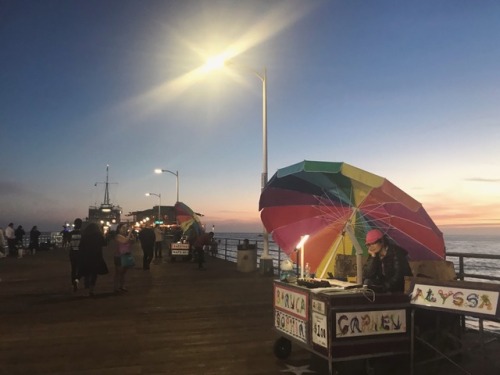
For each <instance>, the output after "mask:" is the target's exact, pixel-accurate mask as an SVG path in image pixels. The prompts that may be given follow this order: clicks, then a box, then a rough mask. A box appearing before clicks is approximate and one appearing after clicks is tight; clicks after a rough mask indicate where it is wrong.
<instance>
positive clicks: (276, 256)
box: [23, 232, 500, 282]
mask: <svg viewBox="0 0 500 375" xmlns="http://www.w3.org/2000/svg"><path fill="white" fill-rule="evenodd" d="M243 240H244V239H243V238H230V237H217V236H216V241H217V243H218V249H217V250H218V251H217V257H218V258H221V259H224V260H227V261H229V262H233V263H236V262H237V259H238V253H237V251H238V250H237V249H238V245H240V244H242V243H243ZM49 241H50V243H51V244H53V245H55V246H56V247H60V246H61V244H62V235H61V234H60V233H57V232H52V233H50V234H48V233H43V234H42V235H41V236H40V243H43V242H49ZM250 243H251V244H255V245H256V248H257V255H258V256H257V266H259V262H260V256H261V255H262V251H263V248H264V241H263V239H256V240H251V241H250ZM23 245H24V246H25V247H28V245H29V236H25V237H24V241H23ZM269 255H271V256H272V258H273V266H274V273H275V274H276V275H279V274H280V266H281V261H282V260H283V259H286V258H288V256H287V255H286V254H285V253H284V252H283V251H282V250H281V249H280V248H279V246H278V245H276V243H274V242H273V241H270V242H269ZM446 259H447V260H449V261H452V262H453V263H454V265H455V272H456V273H457V279H458V280H471V279H472V280H490V281H494V282H500V271H499V269H500V267H499V265H500V263H499V261H500V255H496V254H479V253H462V252H447V253H446ZM488 260H491V261H494V262H487V261H488Z"/></svg>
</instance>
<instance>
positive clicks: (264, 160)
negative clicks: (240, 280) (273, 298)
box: [253, 68, 272, 272]
mask: <svg viewBox="0 0 500 375" xmlns="http://www.w3.org/2000/svg"><path fill="white" fill-rule="evenodd" d="M253 73H254V74H255V75H256V76H257V77H258V78H259V79H260V80H261V81H262V175H261V180H260V188H261V189H260V190H261V192H262V191H263V190H264V188H265V187H266V184H267V175H268V173H267V159H268V158H267V69H266V68H264V71H263V72H262V74H261V73H259V72H256V71H253ZM262 237H263V240H264V242H263V243H264V245H263V246H264V248H263V249H262V255H261V260H262V259H272V257H271V256H270V255H269V233H267V230H266V228H265V227H263V232H262ZM270 266H271V272H272V263H271V265H270ZM267 267H269V266H267Z"/></svg>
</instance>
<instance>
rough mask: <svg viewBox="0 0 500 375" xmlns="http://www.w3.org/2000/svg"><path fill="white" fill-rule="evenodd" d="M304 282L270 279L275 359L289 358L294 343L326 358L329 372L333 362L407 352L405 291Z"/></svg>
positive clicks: (406, 298)
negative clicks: (387, 291)
mask: <svg viewBox="0 0 500 375" xmlns="http://www.w3.org/2000/svg"><path fill="white" fill-rule="evenodd" d="M298 281H299V282H300V281H301V280H300V279H299V280H298ZM309 284H310V285H307V286H305V285H299V284H298V283H288V282H284V281H279V280H276V281H275V282H274V328H275V330H276V331H277V332H278V333H279V335H280V338H279V339H278V340H277V341H276V343H275V345H274V354H275V355H276V356H277V357H278V358H281V359H283V358H286V357H288V356H289V355H290V353H291V350H292V343H293V344H296V345H298V346H300V347H304V348H306V349H307V350H309V351H310V352H312V353H314V354H316V355H318V356H320V357H322V358H324V359H326V360H327V361H328V368H329V373H330V374H333V369H334V365H335V363H336V362H341V361H349V360H356V359H369V358H374V357H381V356H388V355H395V354H410V350H411V336H410V334H411V330H410V323H411V317H410V299H409V297H408V295H406V294H404V293H382V294H375V293H374V292H373V291H371V290H369V289H366V288H363V287H359V286H356V285H351V284H350V283H338V285H336V286H335V285H334V286H332V285H331V283H330V282H328V284H330V285H329V286H327V287H316V286H318V285H321V286H324V285H326V284H325V281H323V282H321V283H319V282H318V281H317V280H312V282H311V283H309Z"/></svg>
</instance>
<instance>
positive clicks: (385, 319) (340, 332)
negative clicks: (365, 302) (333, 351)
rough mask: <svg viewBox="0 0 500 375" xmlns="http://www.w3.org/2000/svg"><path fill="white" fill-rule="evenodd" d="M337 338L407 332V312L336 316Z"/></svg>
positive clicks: (371, 312) (384, 311) (391, 311)
mask: <svg viewBox="0 0 500 375" xmlns="http://www.w3.org/2000/svg"><path fill="white" fill-rule="evenodd" d="M335 322H336V325H337V327H336V330H335V331H336V333H335V336H336V337H337V338H344V337H355V336H371V335H386V334H395V333H405V332H406V310H404V309H400V310H383V311H359V312H342V313H337V314H335Z"/></svg>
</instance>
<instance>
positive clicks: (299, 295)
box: [274, 285, 309, 320]
mask: <svg viewBox="0 0 500 375" xmlns="http://www.w3.org/2000/svg"><path fill="white" fill-rule="evenodd" d="M308 300H309V295H308V294H307V292H301V291H299V290H292V289H288V288H284V287H281V286H277V285H275V286H274V307H275V308H276V309H279V310H282V311H284V312H287V313H289V314H291V315H295V316H297V317H298V318H303V319H305V320H307V304H308V302H309V301H308Z"/></svg>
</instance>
